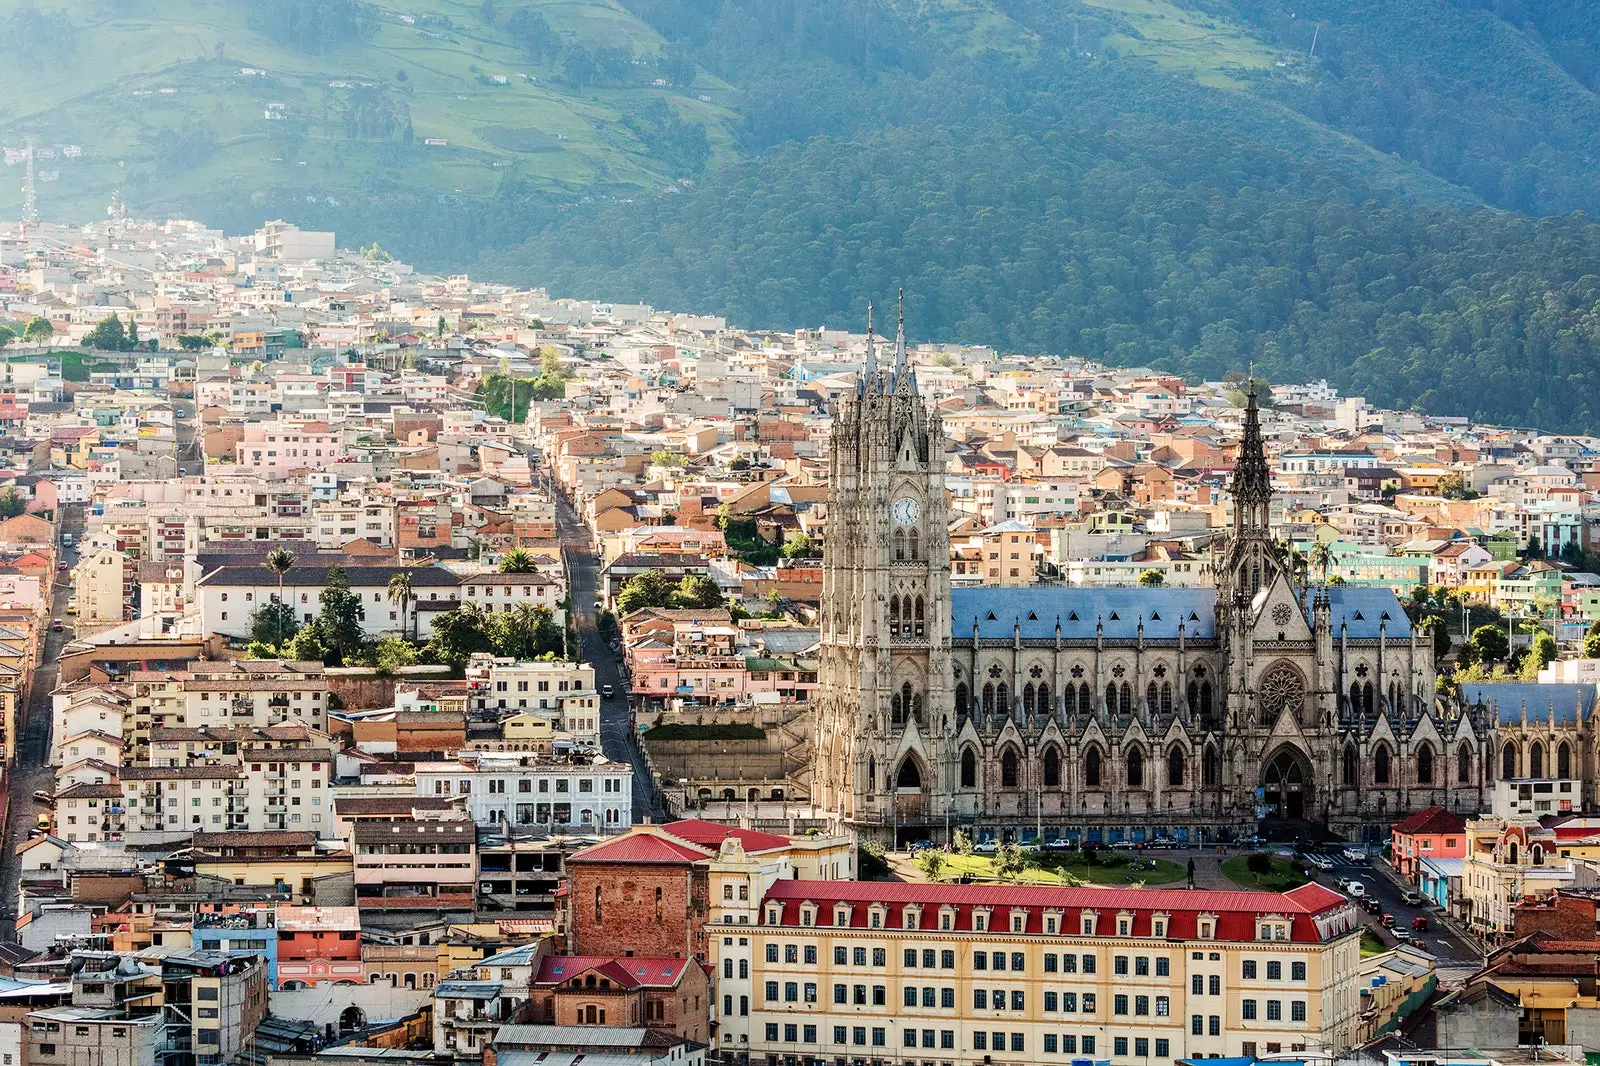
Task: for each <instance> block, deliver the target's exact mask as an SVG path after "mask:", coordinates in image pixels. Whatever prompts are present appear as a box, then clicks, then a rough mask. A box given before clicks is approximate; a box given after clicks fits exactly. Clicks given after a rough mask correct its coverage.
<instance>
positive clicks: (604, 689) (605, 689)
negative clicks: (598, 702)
mask: <svg viewBox="0 0 1600 1066" xmlns="http://www.w3.org/2000/svg"><path fill="white" fill-rule="evenodd" d="M615 691H616V690H615V689H613V688H612V687H611V686H610V685H601V686H600V695H602V696H604V697H605V698H606V699H608V700H609V699H610V698H611V694H612V693H613V692H615Z"/></svg>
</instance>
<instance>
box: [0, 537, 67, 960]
mask: <svg viewBox="0 0 1600 1066" xmlns="http://www.w3.org/2000/svg"><path fill="white" fill-rule="evenodd" d="M61 530H62V531H64V532H68V533H72V534H73V535H74V536H82V534H83V508H82V507H80V506H64V507H63V508H62V511H61ZM59 558H60V559H61V561H63V562H66V563H68V564H69V565H71V564H73V563H76V561H77V558H78V553H77V550H76V548H63V549H60V551H59ZM71 597H72V585H71V580H70V578H69V577H68V575H67V574H66V573H61V574H58V575H57V579H56V581H55V584H54V587H53V588H52V589H51V596H50V617H51V618H52V619H56V618H60V619H62V620H63V621H64V622H66V623H67V625H66V628H64V629H63V631H62V632H60V633H56V632H52V631H51V630H50V629H49V628H48V623H47V628H46V629H45V631H44V655H43V657H42V659H41V661H40V663H39V665H38V666H37V667H36V668H35V669H34V673H33V684H32V687H31V688H30V689H29V692H28V700H27V703H26V705H25V706H22V707H18V708H17V714H18V721H17V723H16V730H17V751H16V761H15V762H14V763H13V765H12V767H11V772H10V777H9V779H8V783H7V792H8V796H9V799H10V816H9V817H8V818H7V819H6V832H5V845H4V849H3V853H0V940H15V939H16V920H17V905H18V893H19V885H20V882H21V877H22V859H21V857H20V856H18V855H17V847H18V845H20V844H21V843H22V842H23V841H25V840H27V839H28V831H29V830H30V829H32V828H33V823H34V820H35V819H36V818H37V817H38V816H39V815H40V814H42V813H44V811H45V809H46V808H45V806H44V804H42V803H39V802H38V801H36V800H35V799H34V798H33V794H34V792H36V791H39V790H41V789H46V790H52V791H53V790H54V786H55V775H54V773H53V771H52V770H51V768H50V766H49V759H50V718H51V714H50V693H51V692H53V691H54V690H55V687H56V677H57V674H58V671H59V664H60V660H61V649H62V648H63V647H64V646H65V645H66V644H67V642H68V641H70V640H72V636H73V634H72V632H71V630H72V626H71V622H72V619H70V618H68V617H67V614H66V607H67V600H68V599H70V598H71Z"/></svg>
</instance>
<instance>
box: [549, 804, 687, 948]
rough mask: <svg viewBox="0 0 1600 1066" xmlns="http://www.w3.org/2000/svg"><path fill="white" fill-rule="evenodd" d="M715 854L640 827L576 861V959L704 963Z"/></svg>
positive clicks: (571, 872)
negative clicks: (638, 958)
mask: <svg viewBox="0 0 1600 1066" xmlns="http://www.w3.org/2000/svg"><path fill="white" fill-rule="evenodd" d="M708 854H709V853H708V852H707V851H706V850H705V849H702V848H698V847H695V846H694V845H691V844H688V843H686V842H683V841H680V840H677V839H674V838H672V837H670V836H668V835H666V834H665V833H663V832H662V831H661V829H660V827H658V826H635V827H634V831H633V832H631V833H628V834H627V835H625V836H620V837H617V838H615V839H612V840H608V841H605V842H603V843H601V844H597V845H595V846H594V847H592V848H587V849H585V850H584V851H580V852H578V853H577V854H576V855H573V856H572V857H571V858H569V859H568V860H567V871H568V876H569V878H570V884H571V896H570V904H569V905H570V907H571V912H570V915H569V919H568V926H567V929H568V937H569V938H570V941H571V943H570V945H569V946H570V949H571V951H572V952H573V954H575V955H586V956H619V955H620V956H628V955H638V956H641V957H644V958H678V959H682V958H694V959H700V960H704V959H705V957H706V932H705V922H706V913H707V909H708V906H709V903H708V899H709V893H708V889H707V876H708V875H707V869H706V866H705V865H704V861H703V860H705V859H706V858H707V857H708Z"/></svg>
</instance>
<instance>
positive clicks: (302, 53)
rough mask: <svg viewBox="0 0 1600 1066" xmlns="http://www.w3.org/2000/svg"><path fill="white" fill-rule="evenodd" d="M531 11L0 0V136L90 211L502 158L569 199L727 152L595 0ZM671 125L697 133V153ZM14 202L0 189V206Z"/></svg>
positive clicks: (698, 92)
mask: <svg viewBox="0 0 1600 1066" xmlns="http://www.w3.org/2000/svg"><path fill="white" fill-rule="evenodd" d="M535 6H536V7H537V13H538V15H539V18H540V19H541V20H542V22H543V26H544V27H545V28H544V29H541V30H540V31H539V34H538V37H537V38H535V37H534V35H532V34H530V33H529V32H528V31H527V29H526V27H522V26H519V24H518V23H517V20H516V16H517V12H518V7H516V6H511V5H500V7H499V8H497V7H496V5H495V4H493V3H489V4H478V3H472V4H467V3H460V2H453V0H407V3H406V4H405V5H403V7H402V8H401V13H398V14H396V13H380V12H379V9H378V8H377V7H375V6H373V5H366V4H357V3H352V2H348V0H304V2H295V0H289V2H280V0H110V2H106V3H100V4H95V5H90V4H84V5H82V6H81V7H79V6H78V5H73V6H72V7H71V8H70V9H68V10H70V14H69V15H67V16H65V18H64V19H63V17H62V16H61V15H60V14H59V13H57V12H56V11H53V10H49V9H44V8H41V7H38V6H36V5H35V4H34V3H33V2H32V0H0V48H3V49H4V50H5V52H6V54H7V56H8V59H11V60H19V61H15V62H12V61H8V62H6V63H4V64H0V145H4V146H5V147H8V148H12V149H17V148H21V147H22V146H23V144H24V143H25V142H26V140H27V139H28V138H30V137H31V138H32V139H33V140H34V142H35V144H36V145H37V147H38V148H39V149H41V150H42V151H41V156H43V157H44V158H41V159H40V161H39V163H38V169H39V171H40V173H41V174H43V175H45V176H47V177H48V176H52V175H53V176H54V177H53V180H49V181H44V182H41V184H40V186H39V192H40V203H41V208H42V210H43V211H44V213H45V214H46V216H49V217H85V216H90V217H92V216H93V215H95V214H98V213H99V211H100V209H101V208H103V207H104V205H105V204H106V203H107V202H108V200H109V199H110V196H111V193H112V191H113V190H114V189H117V188H120V189H121V190H122V194H123V197H124V199H125V200H126V201H127V202H128V203H129V204H130V205H132V206H133V207H134V208H135V209H136V210H140V211H152V212H158V211H163V210H168V211H174V210H190V211H195V212H197V213H201V214H204V213H206V210H207V208H208V207H211V206H213V205H214V204H215V203H216V201H217V200H219V199H221V198H226V199H229V200H230V201H235V202H237V201H244V202H249V201H250V200H252V199H253V200H255V201H256V202H261V201H263V200H265V199H268V198H277V197H280V196H282V195H284V194H285V193H286V192H287V193H289V194H290V195H292V197H293V198H295V199H297V200H298V201H299V202H305V200H304V198H305V197H306V196H311V197H314V198H315V199H316V201H320V202H323V203H325V204H326V201H327V199H328V198H330V197H331V198H332V199H333V201H334V204H333V206H335V207H338V206H340V205H342V204H344V203H347V202H349V201H350V200H352V199H356V198H361V197H373V196H382V195H383V194H385V193H386V192H389V191H392V190H404V191H407V192H417V193H421V194H425V195H428V196H433V197H439V196H444V197H447V198H451V197H460V198H468V199H473V198H488V197H492V196H494V195H495V194H496V192H497V191H498V190H499V189H500V187H501V185H502V183H503V182H504V181H505V179H506V177H507V174H508V172H512V173H515V174H516V175H517V177H518V179H519V180H526V181H530V182H532V183H534V185H535V187H537V188H540V189H545V190H549V191H550V192H551V193H552V194H553V195H556V196H558V197H562V198H566V199H577V198H579V197H581V196H582V195H584V194H586V193H587V192H589V191H590V190H591V189H593V188H595V187H597V186H611V185H624V186H632V187H637V188H649V187H652V186H658V185H660V184H663V183H665V182H668V181H671V180H672V179H673V178H674V177H676V176H679V175H683V174H691V173H695V172H698V171H699V170H700V169H701V168H702V167H703V166H704V164H705V163H706V162H707V161H708V159H709V158H715V155H716V154H717V153H723V154H726V153H727V152H728V151H729V145H730V139H729V135H728V133H727V130H726V124H727V121H728V119H729V117H730V115H731V112H730V111H729V109H728V108H727V106H726V104H725V101H726V99H727V97H728V95H729V90H728V87H727V86H726V85H724V84H722V83H720V82H719V81H718V80H717V79H715V78H712V77H709V76H704V75H697V73H696V72H695V70H694V67H693V65H692V64H688V65H683V64H681V63H680V64H678V65H677V66H674V65H673V63H672V58H673V57H672V56H671V55H670V54H669V53H665V52H663V48H662V41H661V38H660V37H659V36H658V35H657V34H656V33H655V32H654V31H653V30H652V29H651V28H650V27H649V26H648V25H646V24H645V23H643V22H641V21H640V20H639V19H637V18H634V17H633V16H632V15H630V14H629V13H628V12H627V11H626V10H625V9H624V8H623V7H621V6H620V5H619V4H616V3H611V2H607V0H561V2H555V3H541V4H537V5H535ZM384 10H385V11H388V10H389V9H387V8H386V9H384ZM530 10H531V9H530ZM85 12H87V15H86V14H85ZM63 21H64V22H65V24H66V29H65V32H62V29H63V26H62V23H63ZM673 79H676V81H677V83H673ZM657 81H660V82H661V84H659V85H657V84H655V83H656V82H657ZM663 105H664V106H665V108H666V109H667V110H666V111H665V112H663V111H662V110H661V108H662V107H663ZM664 116H666V117H664ZM672 123H677V124H679V125H680V126H682V127H699V128H702V129H703V131H704V133H703V138H704V144H705V146H706V148H708V149H709V153H702V154H703V155H705V156H706V158H698V159H697V158H695V157H694V156H693V154H692V152H691V153H690V154H685V152H684V144H685V143H686V142H687V141H691V140H692V138H681V137H679V136H677V135H676V134H677V132H678V130H677V128H672V129H667V128H664V127H668V126H670V125H671V124H672ZM430 142H436V143H430ZM68 146H77V148H78V149H80V150H81V154H77V155H75V156H74V157H68V156H67V155H66V154H65V153H66V150H69V149H68ZM12 172H13V173H15V170H14V169H13V171H12ZM19 201H20V191H19V188H18V184H17V183H16V182H14V181H7V182H4V183H0V214H13V215H14V214H15V213H16V211H17V209H18V205H19Z"/></svg>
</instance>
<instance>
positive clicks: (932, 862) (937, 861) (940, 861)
mask: <svg viewBox="0 0 1600 1066" xmlns="http://www.w3.org/2000/svg"><path fill="white" fill-rule="evenodd" d="M911 861H912V863H913V864H914V865H915V866H916V868H917V869H918V870H921V871H922V874H923V876H924V877H926V878H927V879H928V880H929V881H937V880H939V874H940V872H942V871H943V870H944V852H942V851H940V850H939V849H938V848H923V849H922V850H921V851H919V852H917V854H916V855H915V856H914V857H913V858H912V860H911Z"/></svg>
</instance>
